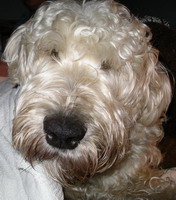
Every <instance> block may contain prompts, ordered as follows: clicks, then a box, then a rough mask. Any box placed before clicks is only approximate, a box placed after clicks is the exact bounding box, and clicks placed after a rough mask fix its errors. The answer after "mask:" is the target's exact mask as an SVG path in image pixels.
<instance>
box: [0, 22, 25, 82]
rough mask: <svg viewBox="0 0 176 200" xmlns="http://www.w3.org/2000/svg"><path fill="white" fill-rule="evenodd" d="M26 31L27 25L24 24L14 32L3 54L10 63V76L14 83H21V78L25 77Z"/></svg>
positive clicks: (4, 58)
mask: <svg viewBox="0 0 176 200" xmlns="http://www.w3.org/2000/svg"><path fill="white" fill-rule="evenodd" d="M25 31H26V26H25V25H22V26H20V27H19V28H17V29H16V31H14V32H13V33H12V35H11V37H10V38H9V40H8V42H7V45H6V48H5V50H4V53H3V56H2V58H3V60H4V61H5V62H7V64H8V72H9V77H10V79H11V80H12V82H13V83H14V84H20V82H21V81H22V80H21V79H24V78H25V76H24V70H25V68H24V67H23V66H24V65H25V63H26V51H24V41H23V35H24V33H25ZM22 68H23V69H24V70H22Z"/></svg>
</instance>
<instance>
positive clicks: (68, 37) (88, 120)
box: [4, 0, 176, 200]
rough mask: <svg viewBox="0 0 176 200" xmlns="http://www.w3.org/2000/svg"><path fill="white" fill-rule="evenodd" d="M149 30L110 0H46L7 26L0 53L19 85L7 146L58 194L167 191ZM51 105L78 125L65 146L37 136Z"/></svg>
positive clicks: (164, 90)
mask: <svg viewBox="0 0 176 200" xmlns="http://www.w3.org/2000/svg"><path fill="white" fill-rule="evenodd" d="M150 39H151V33H150V30H149V28H148V27H147V26H146V25H145V24H143V23H142V22H141V21H139V20H138V19H137V18H136V17H134V16H132V15H130V13H129V11H128V10H127V9H126V8H125V7H124V6H123V5H121V4H119V3H115V2H113V1H112V0H106V1H90V2H89V1H88V2H84V3H83V4H78V3H75V2H74V1H68V0H60V1H55V2H51V3H46V4H44V5H43V6H42V7H41V8H39V10H38V11H37V12H36V14H35V15H34V17H33V18H31V19H30V20H29V21H28V22H26V23H25V24H24V25H22V26H20V27H19V28H18V29H17V30H16V31H15V32H14V33H13V34H12V36H11V38H10V40H9V42H8V44H7V47H6V49H5V52H4V58H5V60H6V62H8V65H9V74H10V78H11V80H12V81H13V83H14V84H18V85H20V96H19V99H18V102H17V106H16V114H15V115H16V117H15V119H14V124H13V144H14V147H15V148H16V149H17V150H18V151H20V152H21V154H22V155H23V156H24V158H25V159H27V160H28V161H29V162H30V163H31V164H32V165H33V166H34V167H35V163H36V162H42V163H43V166H44V167H45V168H46V173H49V174H50V176H51V177H52V178H53V181H56V182H59V183H61V184H62V185H63V187H65V193H66V196H67V198H68V199H73V200H134V199H135V200H137V199H138V200H139V199H143V200H144V199H145V200H146V199H150V200H155V199H156V200H161V199H164V200H169V199H170V200H173V199H176V184H175V183H174V182H173V181H172V180H170V179H166V178H165V179H162V177H161V176H162V174H163V170H159V169H158V165H159V163H160V162H161V159H162V156H161V153H160V151H159V149H158V148H157V144H158V142H159V141H160V140H161V139H162V137H163V129H162V122H163V120H164V119H165V112H166V110H167V108H168V105H169V103H170V100H171V86H170V82H169V79H168V76H167V72H166V70H165V69H164V67H163V66H161V64H160V63H159V62H158V52H157V51H156V50H155V49H154V48H153V47H152V46H151V44H150ZM58 112H63V113H65V115H72V114H74V115H78V116H81V118H82V119H83V120H84V122H85V124H86V127H87V132H86V135H85V137H84V138H83V139H82V140H81V142H80V144H79V145H78V147H77V148H75V149H73V150H61V149H57V148H53V147H51V146H50V145H49V144H48V143H47V142H46V139H45V132H44V131H43V120H44V118H45V116H47V115H48V114H54V113H58Z"/></svg>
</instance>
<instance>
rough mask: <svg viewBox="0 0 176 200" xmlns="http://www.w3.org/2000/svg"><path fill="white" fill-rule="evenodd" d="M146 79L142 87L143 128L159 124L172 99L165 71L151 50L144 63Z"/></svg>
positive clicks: (154, 52) (155, 53) (141, 119)
mask: <svg viewBox="0 0 176 200" xmlns="http://www.w3.org/2000/svg"><path fill="white" fill-rule="evenodd" d="M145 67H146V70H147V71H146V78H145V83H144V85H143V92H142V93H143V110H142V114H141V118H140V122H142V124H145V126H153V125H154V124H161V123H162V121H163V119H164V118H163V117H165V113H166V111H167V109H168V106H169V104H170V101H171V97H172V89H171V84H170V80H169V76H168V73H167V70H166V69H165V68H164V66H162V64H161V63H160V62H158V52H157V51H156V50H155V49H153V52H150V53H149V55H148V59H147V62H146V66H145Z"/></svg>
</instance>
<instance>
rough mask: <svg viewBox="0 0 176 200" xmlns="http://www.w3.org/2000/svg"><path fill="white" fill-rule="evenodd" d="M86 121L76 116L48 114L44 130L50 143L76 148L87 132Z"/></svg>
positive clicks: (64, 147) (63, 147) (56, 145)
mask: <svg viewBox="0 0 176 200" xmlns="http://www.w3.org/2000/svg"><path fill="white" fill-rule="evenodd" d="M86 131H87V130H86V127H85V125H84V122H83V121H82V120H80V119H79V118H78V117H76V116H64V115H62V114H57V115H50V116H46V117H45V119H44V132H45V133H46V141H47V143H48V144H49V145H51V146H53V147H56V148H59V149H74V148H76V147H77V146H78V144H79V142H80V141H81V140H82V139H83V137H84V136H85V134H86Z"/></svg>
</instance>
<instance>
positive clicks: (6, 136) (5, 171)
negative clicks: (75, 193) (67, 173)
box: [0, 81, 63, 200]
mask: <svg viewBox="0 0 176 200" xmlns="http://www.w3.org/2000/svg"><path fill="white" fill-rule="evenodd" d="M17 94H18V90H17V89H15V88H13V85H12V84H11V83H10V82H9V81H5V82H2V83H0V200H56V199H57V200H63V192H62V188H61V186H59V185H57V189H56V188H55V186H54V184H53V183H52V181H51V180H50V179H49V177H47V176H46V175H45V173H44V170H43V168H42V166H40V165H38V166H35V169H33V168H32V167H31V166H30V165H29V163H27V162H26V161H24V159H23V158H22V157H21V156H20V155H19V154H18V153H17V152H16V151H15V150H14V149H13V147H12V139H11V128H12V119H13V111H14V106H15V101H16V98H17Z"/></svg>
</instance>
